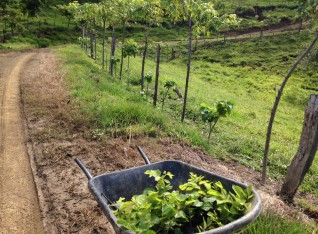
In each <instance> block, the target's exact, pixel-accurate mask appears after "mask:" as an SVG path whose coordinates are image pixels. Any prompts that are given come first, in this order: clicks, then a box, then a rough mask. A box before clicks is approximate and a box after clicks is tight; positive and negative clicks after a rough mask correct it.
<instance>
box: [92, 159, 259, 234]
mask: <svg viewBox="0 0 318 234" xmlns="http://www.w3.org/2000/svg"><path fill="white" fill-rule="evenodd" d="M156 169H159V170H161V171H169V172H171V173H172V174H173V175H174V177H173V179H172V180H171V184H172V185H173V187H174V189H178V186H179V185H180V184H182V183H185V182H187V180H188V177H189V173H190V172H193V173H195V174H198V175H203V176H205V178H206V179H208V180H211V181H221V182H222V184H223V186H224V188H225V189H227V190H229V191H232V185H239V186H241V187H243V188H246V185H244V184H241V183H238V182H235V181H233V180H231V179H227V178H225V177H222V176H218V175H215V174H213V173H210V172H208V171H205V170H202V169H199V168H197V167H194V166H191V165H189V164H186V163H183V162H180V161H163V162H159V163H153V164H149V165H145V166H141V167H135V168H131V169H128V170H123V171H119V172H114V173H109V174H103V175H100V176H96V177H93V178H92V179H90V180H89V182H88V187H89V189H90V191H91V193H92V194H93V195H94V197H95V199H96V200H97V202H98V204H99V205H100V206H101V208H102V210H103V212H104V214H105V215H106V216H107V218H108V219H109V221H110V222H111V223H112V225H113V227H114V229H115V231H116V232H117V233H134V232H131V231H127V230H124V229H122V228H121V227H118V226H117V223H116V222H117V218H116V217H115V216H114V214H113V212H112V210H111V209H110V207H109V205H110V203H113V202H116V201H117V200H118V199H119V198H120V197H124V198H126V200H130V199H131V197H132V196H133V195H137V194H141V193H142V192H143V190H144V189H145V188H148V187H154V186H155V181H154V179H153V178H149V177H148V175H145V174H144V172H145V171H146V170H156ZM253 193H254V198H253V200H252V206H251V208H250V210H249V211H248V213H247V214H246V215H245V216H243V217H241V218H240V219H238V220H236V221H234V222H231V223H229V224H227V225H225V226H223V227H219V228H216V229H213V230H210V231H206V232H202V233H204V234H207V233H209V234H212V233H213V234H216V233H232V232H233V231H235V230H238V229H240V228H242V227H244V226H245V225H247V224H249V223H250V222H252V221H253V220H254V219H256V218H257V216H258V215H259V214H260V212H261V209H262V208H261V200H260V197H259V195H258V194H257V193H256V192H255V191H253Z"/></svg>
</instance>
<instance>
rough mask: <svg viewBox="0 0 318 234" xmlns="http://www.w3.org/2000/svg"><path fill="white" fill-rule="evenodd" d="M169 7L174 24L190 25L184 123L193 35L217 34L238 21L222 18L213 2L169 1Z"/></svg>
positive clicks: (182, 118)
mask: <svg viewBox="0 0 318 234" xmlns="http://www.w3.org/2000/svg"><path fill="white" fill-rule="evenodd" d="M168 5H169V6H168V7H169V10H168V11H169V15H170V18H171V19H172V20H173V21H174V22H178V21H180V20H185V21H186V22H187V24H188V63H187V74H186V82H185V89H184V99H183V110H182V116H181V121H182V122H183V121H184V118H185V114H186V106H187V98H188V88H189V80H190V70H191V57H192V38H193V33H195V34H196V35H199V34H201V33H207V34H209V33H210V32H212V31H213V32H216V31H218V30H219V29H220V27H221V26H222V25H223V24H228V25H230V24H237V19H236V15H235V14H231V15H222V16H220V15H219V14H218V12H217V11H216V10H215V9H214V7H213V4H212V3H211V2H203V1H201V0H168Z"/></svg>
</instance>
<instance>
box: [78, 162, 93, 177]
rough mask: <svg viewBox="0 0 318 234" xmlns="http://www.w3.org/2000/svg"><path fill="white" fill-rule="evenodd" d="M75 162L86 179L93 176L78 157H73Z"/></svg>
mask: <svg viewBox="0 0 318 234" xmlns="http://www.w3.org/2000/svg"><path fill="white" fill-rule="evenodd" d="M75 162H76V163H77V165H78V166H79V167H80V168H81V169H82V171H83V172H84V173H85V175H86V177H87V179H88V180H90V179H92V178H93V176H92V174H91V173H89V171H88V169H87V168H86V167H85V166H84V164H83V163H82V161H81V160H80V159H78V158H75Z"/></svg>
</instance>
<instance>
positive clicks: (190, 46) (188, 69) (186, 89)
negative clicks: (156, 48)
mask: <svg viewBox="0 0 318 234" xmlns="http://www.w3.org/2000/svg"><path fill="white" fill-rule="evenodd" d="M188 23H189V46H188V64H187V76H186V85H185V89H184V99H183V110H182V116H181V122H183V121H184V118H185V113H186V108H187V98H188V86H189V79H190V69H191V55H192V22H191V16H190V15H188Z"/></svg>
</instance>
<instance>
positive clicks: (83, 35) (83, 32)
mask: <svg viewBox="0 0 318 234" xmlns="http://www.w3.org/2000/svg"><path fill="white" fill-rule="evenodd" d="M84 40H85V26H84V25H82V43H81V48H82V49H83V48H84Z"/></svg>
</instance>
